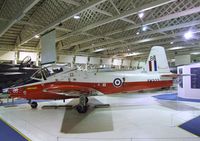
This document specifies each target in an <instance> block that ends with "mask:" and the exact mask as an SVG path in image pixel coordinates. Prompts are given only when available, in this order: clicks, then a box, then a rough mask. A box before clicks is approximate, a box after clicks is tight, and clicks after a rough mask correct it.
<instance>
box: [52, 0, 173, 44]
mask: <svg viewBox="0 0 200 141" xmlns="http://www.w3.org/2000/svg"><path fill="white" fill-rule="evenodd" d="M174 1H176V0H157V1H153V2H151V3H149V4H146V5H143V6H141V7H139V8H135V9H133V10H129V11H125V12H124V13H121V14H120V15H116V16H113V17H110V18H107V19H104V20H102V21H99V22H96V23H93V24H90V25H88V26H85V27H83V28H81V29H79V30H76V31H74V32H72V33H69V34H66V35H63V36H61V37H59V38H57V40H56V41H60V40H63V39H66V38H68V37H71V36H74V35H77V34H79V33H80V32H85V31H88V30H90V29H93V28H96V27H99V26H102V25H105V24H107V23H110V22H114V21H116V20H119V19H122V18H125V17H128V16H131V15H134V14H137V13H138V12H141V11H146V10H150V9H153V8H156V7H159V6H162V5H165V4H168V3H171V2H174Z"/></svg>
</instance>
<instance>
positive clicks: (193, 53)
mask: <svg viewBox="0 0 200 141" xmlns="http://www.w3.org/2000/svg"><path fill="white" fill-rule="evenodd" d="M190 54H192V55H199V54H200V52H192V53H190Z"/></svg>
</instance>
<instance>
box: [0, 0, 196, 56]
mask: <svg viewBox="0 0 200 141" xmlns="http://www.w3.org/2000/svg"><path fill="white" fill-rule="evenodd" d="M142 14H143V15H142ZM53 29H55V30H56V46H57V50H58V52H59V53H65V54H85V55H89V56H113V55H118V56H119V57H120V56H121V57H128V56H130V57H134V58H136V59H137V58H139V59H141V58H146V57H147V54H148V52H149V50H150V48H151V47H152V46H153V45H162V46H164V47H165V48H166V49H167V50H168V56H170V57H171V58H173V56H174V55H175V54H176V53H178V54H189V53H196V54H198V52H200V46H199V38H200V36H199V35H200V33H199V32H200V1H199V0H14V1H13V0H0V50H39V41H40V36H42V35H43V34H45V33H46V32H48V31H50V30H53ZM187 31H190V32H191V33H193V34H194V37H193V38H191V39H185V38H184V37H183V35H184V34H185V33H186V32H187ZM37 36H39V38H38V37H37ZM173 47H176V48H175V49H177V50H173V49H174V48H173ZM175 52H176V53H175Z"/></svg>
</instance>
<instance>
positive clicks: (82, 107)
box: [76, 105, 88, 113]
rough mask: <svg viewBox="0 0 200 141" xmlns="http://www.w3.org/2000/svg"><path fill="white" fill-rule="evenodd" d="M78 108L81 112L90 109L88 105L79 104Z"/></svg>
mask: <svg viewBox="0 0 200 141" xmlns="http://www.w3.org/2000/svg"><path fill="white" fill-rule="evenodd" d="M76 110H77V111H78V112H79V113H86V112H87V110H88V107H87V106H81V105H77V107H76Z"/></svg>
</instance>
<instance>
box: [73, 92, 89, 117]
mask: <svg viewBox="0 0 200 141" xmlns="http://www.w3.org/2000/svg"><path fill="white" fill-rule="evenodd" d="M87 103H88V98H87V97H86V96H85V95H81V96H80V98H79V104H78V105H77V106H76V110H77V111H78V112H79V113H86V112H87V110H88V105H87Z"/></svg>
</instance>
